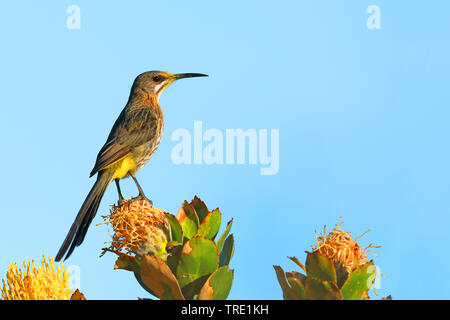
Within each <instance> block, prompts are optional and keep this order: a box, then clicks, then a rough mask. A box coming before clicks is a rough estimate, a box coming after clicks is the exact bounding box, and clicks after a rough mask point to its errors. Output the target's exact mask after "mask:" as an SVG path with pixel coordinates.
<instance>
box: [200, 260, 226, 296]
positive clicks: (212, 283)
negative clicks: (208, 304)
mask: <svg viewBox="0 0 450 320" xmlns="http://www.w3.org/2000/svg"><path fill="white" fill-rule="evenodd" d="M232 284H233V270H229V269H228V266H223V267H221V268H219V269H217V270H216V271H214V272H213V273H212V274H211V276H210V277H209V278H208V280H207V281H206V282H205V284H204V286H203V287H202V289H201V290H200V293H199V295H198V300H225V299H226V298H227V297H228V294H229V293H230V290H231V286H232Z"/></svg>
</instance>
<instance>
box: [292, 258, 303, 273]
mask: <svg viewBox="0 0 450 320" xmlns="http://www.w3.org/2000/svg"><path fill="white" fill-rule="evenodd" d="M288 259H290V260H292V261H293V262H294V263H295V264H296V265H298V266H299V267H300V268H302V269H303V271H305V272H306V268H305V266H304V265H303V263H301V262H300V261H299V260H298V259H297V257H288Z"/></svg>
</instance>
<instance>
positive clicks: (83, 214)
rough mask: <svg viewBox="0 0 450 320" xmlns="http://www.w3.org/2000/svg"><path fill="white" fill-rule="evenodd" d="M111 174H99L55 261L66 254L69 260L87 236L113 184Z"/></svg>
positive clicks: (104, 172)
mask: <svg viewBox="0 0 450 320" xmlns="http://www.w3.org/2000/svg"><path fill="white" fill-rule="evenodd" d="M111 178H112V177H111V174H110V173H109V172H106V171H103V172H100V173H99V174H98V177H97V181H96V182H95V184H94V186H93V187H92V189H91V191H90V192H89V194H88V196H87V197H86V200H84V202H83V205H82V206H81V208H80V211H79V212H78V214H77V217H76V218H75V221H74V222H73V224H72V226H71V227H70V230H69V232H68V233H67V236H66V238H65V239H64V242H63V244H62V245H61V248H60V249H59V251H58V254H57V255H56V258H55V261H60V260H61V259H62V258H63V256H64V255H65V254H66V252H67V250H68V249H69V246H70V249H69V251H68V252H67V255H66V257H65V258H64V260H65V259H67V258H68V257H69V256H70V255H71V254H72V252H73V250H74V249H75V247H77V246H79V245H80V244H81V243H82V242H83V240H84V237H85V235H86V232H87V230H88V228H89V225H90V224H91V222H92V220H93V219H94V217H95V214H96V213H97V210H98V207H99V205H100V201H101V200H102V198H103V195H104V193H105V191H106V188H107V187H108V185H109V184H110V182H111Z"/></svg>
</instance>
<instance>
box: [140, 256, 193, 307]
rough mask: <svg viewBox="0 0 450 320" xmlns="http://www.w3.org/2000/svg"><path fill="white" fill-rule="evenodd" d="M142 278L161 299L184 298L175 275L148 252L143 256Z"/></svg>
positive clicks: (162, 262)
mask: <svg viewBox="0 0 450 320" xmlns="http://www.w3.org/2000/svg"><path fill="white" fill-rule="evenodd" d="M140 279H141V280H142V282H143V283H144V284H145V286H146V287H148V288H149V289H150V290H151V291H152V292H154V293H155V295H156V296H157V297H158V298H160V299H164V300H184V297H183V294H182V292H181V289H180V286H179V284H178V281H177V279H176V277H175V275H174V274H173V273H172V271H171V270H170V268H169V266H168V265H167V264H165V263H164V261H162V260H161V259H160V258H158V257H156V256H153V255H148V254H146V255H144V256H143V257H142V261H141V272H140Z"/></svg>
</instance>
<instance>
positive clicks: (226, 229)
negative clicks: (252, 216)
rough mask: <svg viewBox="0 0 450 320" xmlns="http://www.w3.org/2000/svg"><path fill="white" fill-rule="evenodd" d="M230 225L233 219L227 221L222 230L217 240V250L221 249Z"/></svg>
mask: <svg viewBox="0 0 450 320" xmlns="http://www.w3.org/2000/svg"><path fill="white" fill-rule="evenodd" d="M232 225H233V219H231V220H230V221H228V223H227V227H226V228H225V231H224V232H223V234H222V235H221V236H220V238H219V240H218V241H217V249H218V250H219V252H221V251H222V247H223V244H224V242H225V239H226V238H227V237H228V234H229V233H230V230H231V226H232Z"/></svg>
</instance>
